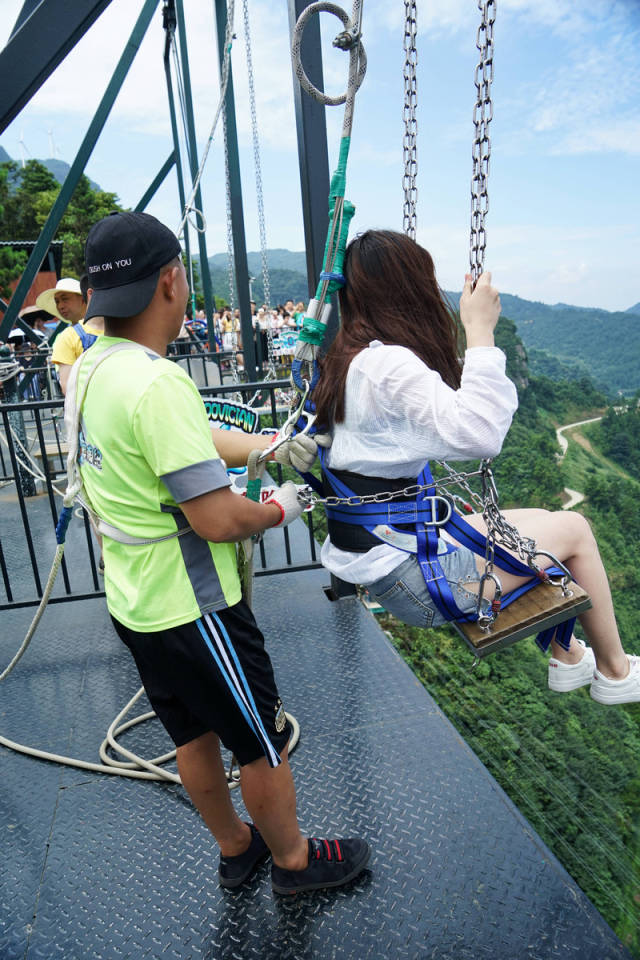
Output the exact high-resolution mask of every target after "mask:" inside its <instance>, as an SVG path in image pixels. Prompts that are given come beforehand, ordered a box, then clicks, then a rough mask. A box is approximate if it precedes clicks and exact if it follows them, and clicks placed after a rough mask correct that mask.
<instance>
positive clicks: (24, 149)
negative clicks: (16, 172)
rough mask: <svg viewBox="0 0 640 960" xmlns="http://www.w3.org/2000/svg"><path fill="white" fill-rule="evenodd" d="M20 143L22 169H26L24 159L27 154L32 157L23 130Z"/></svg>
mask: <svg viewBox="0 0 640 960" xmlns="http://www.w3.org/2000/svg"><path fill="white" fill-rule="evenodd" d="M18 143H19V144H20V157H21V160H22V167H23V168H24V165H25V158H24V156H25V153H28V154H29V156H31V151H30V150H29V148H28V147H27V145H26V143H25V142H24V130H21V131H20V139H19V141H18Z"/></svg>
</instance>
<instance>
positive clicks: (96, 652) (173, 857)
mask: <svg viewBox="0 0 640 960" xmlns="http://www.w3.org/2000/svg"><path fill="white" fill-rule="evenodd" d="M327 579H328V577H327V575H326V574H325V573H323V572H321V571H308V572H304V573H296V574H289V575H286V576H272V577H265V578H260V579H258V580H256V583H255V598H254V606H255V609H256V615H257V618H258V620H259V622H260V624H261V626H262V629H263V630H264V632H265V635H266V636H267V638H268V642H269V649H270V652H271V654H272V657H273V660H274V663H275V667H276V676H277V678H278V681H279V686H280V691H281V694H282V697H283V699H284V702H285V706H286V708H287V710H288V711H289V712H291V713H293V714H294V715H295V716H296V717H297V719H298V720H299V722H300V725H301V730H302V734H301V741H300V744H299V746H298V748H297V750H296V751H295V753H294V754H293V757H292V767H293V770H294V775H295V777H296V782H297V786H298V794H299V815H300V820H301V823H302V825H303V828H304V829H305V830H307V831H311V832H314V833H320V834H324V835H338V836H339V835H350V834H352V833H354V832H355V833H360V834H362V835H364V836H366V837H367V838H368V839H369V841H370V843H371V845H372V848H373V856H372V860H371V863H370V869H369V870H368V871H367V872H366V873H365V874H364V875H363V876H362V877H361V878H359V879H358V880H356V881H355V882H354V883H353V884H352V885H351V886H350V887H348V888H345V889H341V890H337V891H335V892H331V893H324V892H317V893H314V894H311V895H306V896H300V897H297V898H291V900H290V901H289V900H284V901H283V900H281V899H274V897H273V896H272V893H271V889H270V884H269V873H268V866H267V865H264V866H263V867H261V869H260V870H259V872H258V874H257V875H256V876H255V877H254V878H253V880H252V881H251V882H250V883H249V884H248V885H246V888H244V889H241V890H240V891H238V892H235V893H232V892H223V891H221V890H220V889H219V888H218V886H217V879H216V871H217V856H218V854H217V848H216V845H215V843H214V842H213V840H212V839H211V838H210V836H209V834H208V833H207V830H206V829H205V827H204V826H203V825H202V823H201V822H200V820H199V818H198V816H197V814H196V813H195V811H194V810H193V808H192V807H191V806H190V804H189V802H188V800H187V799H186V797H185V795H184V793H183V791H182V790H181V789H180V788H178V787H173V786H165V785H158V784H153V783H144V782H136V781H130V780H123V779H120V778H116V777H107V776H101V775H98V774H91V773H83V772H81V771H78V770H73V769H71V768H65V767H58V766H55V765H53V764H50V763H46V762H43V761H38V760H35V759H30V758H27V757H24V756H19V755H17V754H15V753H13V752H11V751H9V750H6V749H3V748H0V797H1V804H2V829H1V834H0V835H1V837H2V840H1V848H0V864H1V866H0V958H1V960H58V958H60V960H94V958H100V960H125V958H130V960H141V958H152V960H160V958H162V960H165V958H167V960H168V958H172V960H174V958H175V960H196V958H197V960H312V958H317V960H329V958H344V960H347V958H353V960H363V958H373V960H379V958H387V960H396V958H397V960H400V958H415V960H417V958H420V960H422V958H425V960H426V958H438V960H482V958H485V957H486V958H489V957H491V958H494V960H547V958H562V960H568V958H569V960H570V958H572V957H575V958H579V960H610V958H611V960H612V958H624V957H628V956H629V955H628V953H627V952H626V951H625V950H624V948H623V947H622V945H621V944H620V943H619V941H618V940H617V938H616V937H615V936H614V934H613V933H612V931H611V930H610V929H609V927H608V926H607V925H606V923H605V922H604V920H603V919H602V917H601V916H600V915H599V914H598V912H597V911H596V910H595V908H594V907H593V906H592V905H591V903H590V902H589V901H588V900H587V898H586V897H585V896H584V894H583V893H582V892H581V891H580V890H579V888H578V887H577V886H576V885H575V884H574V883H573V881H572V880H571V878H570V877H569V876H568V875H567V874H566V872H565V871H564V870H563V868H562V867H561V866H560V864H559V863H558V862H557V860H556V859H555V858H554V856H553V855H552V854H551V853H550V852H549V850H548V849H547V848H546V847H545V846H544V844H543V843H542V841H541V840H540V838H539V837H538V836H537V835H536V834H535V833H534V832H533V830H532V829H531V827H530V826H529V825H528V824H527V822H526V821H525V820H524V819H523V817H522V816H521V815H520V814H519V813H518V811H517V810H516V808H515V807H514V806H513V804H512V803H511V802H510V801H509V799H508V798H507V797H506V795H505V794H504V793H503V791H502V790H501V789H500V787H498V785H497V784H496V783H495V782H494V781H493V779H492V778H491V777H490V776H489V774H488V773H487V771H486V770H485V768H484V767H483V766H482V764H481V763H480V762H479V760H478V759H477V757H476V756H475V755H474V754H473V753H472V752H471V751H470V749H469V748H468V747H467V746H466V744H465V743H464V741H463V740H462V739H461V738H460V737H459V736H458V734H457V733H456V731H455V730H454V728H453V727H452V726H451V725H450V724H449V722H448V721H447V720H446V718H445V717H444V715H443V714H442V712H441V711H440V710H439V709H438V707H437V705H436V704H435V703H434V701H433V700H432V699H431V697H430V696H429V695H428V694H427V693H426V692H425V690H424V689H423V688H422V687H421V686H420V684H419V683H418V682H417V680H416V679H415V678H414V676H413V674H412V673H411V672H410V670H409V669H408V668H407V667H406V665H405V664H404V663H403V661H402V660H401V659H400V658H399V656H398V655H397V654H396V652H395V651H394V650H393V649H392V647H391V646H390V644H389V643H388V641H387V639H386V637H385V636H384V634H383V633H382V631H381V630H380V629H379V627H378V626H377V624H376V622H375V620H374V618H373V617H372V616H371V614H369V613H368V612H367V611H366V610H365V609H364V607H363V606H362V605H361V604H359V602H358V601H356V600H346V601H340V602H338V603H333V604H332V603H329V602H328V601H327V600H326V598H325V596H324V594H323V591H322V586H323V584H324V583H326V581H327ZM32 615H33V611H32V610H19V611H13V612H10V613H7V612H4V613H3V614H2V633H1V636H0V664H2V665H4V664H5V663H6V662H7V661H8V659H9V658H10V656H11V655H12V654H13V653H14V652H15V650H16V648H17V646H18V644H19V641H20V639H21V638H22V636H23V635H24V632H25V631H26V627H27V625H28V623H29V622H30V619H31V616H32ZM137 687H138V679H137V676H136V674H135V670H134V667H133V664H132V662H131V661H130V659H129V655H128V653H127V652H126V651H125V650H124V648H123V647H122V646H121V644H120V642H119V640H118V638H117V637H116V635H115V633H114V631H113V630H112V628H111V625H110V622H109V620H108V617H107V613H106V608H105V606H104V601H102V600H89V601H79V602H74V603H65V604H58V605H55V606H50V607H49V608H48V610H47V611H46V613H45V616H44V618H43V621H42V623H41V626H40V627H39V629H38V632H37V634H36V637H35V639H34V641H33V643H32V645H31V648H30V649H29V650H28V652H27V654H26V655H25V657H24V659H23V661H22V662H21V663H20V664H19V666H18V667H17V668H16V670H15V671H14V673H13V674H12V675H11V676H10V677H9V678H8V680H7V681H6V682H5V683H4V684H3V685H2V688H1V690H0V730H1V732H2V733H3V734H4V735H5V736H6V737H9V738H11V739H15V740H18V741H20V742H23V743H28V744H30V745H33V746H38V747H41V748H44V749H49V750H53V751H56V752H60V753H63V754H69V753H71V754H72V755H74V756H78V757H81V758H83V759H87V760H96V759H97V750H98V745H99V743H100V741H101V740H102V738H103V736H104V734H105V731H106V728H107V726H108V724H109V723H110V722H111V721H112V720H113V718H114V717H115V715H116V713H117V712H118V711H119V710H120V709H121V708H122V707H123V706H124V704H125V703H126V702H127V700H128V699H129V697H130V696H131V695H132V694H133V693H134V692H135V690H136V689H137ZM140 712H142V711H140ZM124 742H125V744H127V745H131V747H132V749H134V750H138V751H139V752H140V753H142V754H143V755H146V756H152V755H154V754H155V753H157V752H159V751H161V750H163V749H164V748H165V746H166V743H167V741H166V739H165V735H164V733H163V731H162V728H160V727H159V724H158V722H157V721H155V720H154V721H151V722H149V723H146V724H144V725H143V726H141V727H138V728H136V729H135V730H134V731H132V732H131V733H130V734H129V733H128V734H126V735H125V738H124ZM233 796H234V802H235V803H236V804H237V805H238V807H239V809H241V810H242V800H241V797H240V794H239V791H234V793H233Z"/></svg>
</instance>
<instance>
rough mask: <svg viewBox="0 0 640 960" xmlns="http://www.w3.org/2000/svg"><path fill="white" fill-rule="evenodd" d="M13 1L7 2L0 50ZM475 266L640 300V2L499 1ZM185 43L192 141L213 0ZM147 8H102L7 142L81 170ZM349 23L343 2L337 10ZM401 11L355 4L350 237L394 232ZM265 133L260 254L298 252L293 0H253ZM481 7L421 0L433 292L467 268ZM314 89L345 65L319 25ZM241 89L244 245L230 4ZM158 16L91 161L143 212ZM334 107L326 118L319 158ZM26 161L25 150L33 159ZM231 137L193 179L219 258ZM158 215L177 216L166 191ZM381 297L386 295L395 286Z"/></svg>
mask: <svg viewBox="0 0 640 960" xmlns="http://www.w3.org/2000/svg"><path fill="white" fill-rule="evenodd" d="M21 5H22V4H21V0H3V27H2V28H1V29H4V30H5V31H6V33H5V35H3V34H2V33H1V32H0V43H4V41H5V40H6V38H7V36H8V33H9V31H10V28H11V25H12V24H13V22H14V20H15V16H16V15H17V13H18V11H19V9H20V7H21ZM497 7H498V15H497V20H496V25H495V80H494V85H493V95H494V120H493V123H492V125H491V136H492V157H491V175H490V183H489V193H490V202H491V207H490V212H489V214H488V217H487V233H488V249H487V260H486V265H487V268H488V269H491V270H492V271H493V276H494V282H495V283H496V284H497V285H498V287H499V288H500V289H502V290H504V291H505V292H508V293H512V294H517V295H519V296H522V297H526V298H527V299H537V300H542V301H544V302H546V303H555V302H558V301H563V302H566V303H573V304H577V305H583V306H592V307H595V306H598V307H604V308H606V309H610V310H624V309H626V308H627V307H629V306H631V305H633V304H635V303H637V302H638V301H640V270H639V268H638V262H639V261H640V190H639V189H638V183H639V181H640V3H639V2H638V0H590V3H589V4H584V3H581V2H578V0H498V3H497ZM185 8H186V11H187V32H188V43H189V54H190V61H191V70H192V82H193V89H194V102H195V112H196V125H197V130H198V136H199V139H200V143H201V144H202V143H203V142H204V140H205V139H206V136H207V134H208V131H209V127H210V124H211V120H212V118H213V115H214V112H215V107H216V104H217V96H218V79H217V75H218V71H217V64H216V54H215V32H214V31H215V27H214V22H213V15H212V9H213V4H212V2H211V0H187V2H186V4H185ZM139 9H140V4H139V3H132V2H131V0H113V2H112V3H111V5H110V6H109V7H108V8H107V10H106V11H105V12H104V13H103V14H102V16H101V17H100V18H99V20H98V21H97V22H96V24H95V25H94V26H93V28H92V29H91V31H90V32H89V33H88V34H87V35H86V36H85V37H84V38H83V40H82V41H81V43H80V44H79V45H78V47H77V48H76V49H75V50H74V51H73V52H72V54H71V55H70V56H69V57H68V58H67V60H66V61H65V62H64V63H63V64H62V65H61V66H60V67H59V68H58V70H57V71H56V72H55V73H54V74H53V75H52V76H51V77H50V78H49V80H48V81H47V83H46V84H45V86H44V87H43V88H42V90H41V91H40V92H39V93H38V94H37V95H36V97H35V98H34V99H33V100H32V101H31V103H30V104H29V105H28V106H27V107H26V108H25V109H24V111H23V112H22V114H21V116H20V117H19V118H18V119H17V120H16V121H15V122H14V123H13V124H12V125H11V126H10V127H9V128H8V129H7V130H6V131H5V132H4V133H3V134H2V136H1V137H0V144H1V145H2V146H3V147H4V148H5V150H7V151H8V153H10V154H11V155H12V156H13V157H15V158H16V159H18V158H19V157H20V155H21V149H22V148H21V145H20V140H21V139H22V140H23V142H24V149H25V152H26V155H27V156H28V155H31V156H35V157H44V156H49V155H50V147H49V144H50V141H51V135H50V133H49V131H52V137H53V141H54V143H55V149H56V153H57V155H58V156H60V157H61V158H62V159H65V160H67V161H69V162H71V161H72V159H73V157H74V156H75V153H76V151H77V149H78V147H79V145H80V143H81V140H82V137H83V136H84V133H85V132H86V129H87V126H88V123H89V121H90V119H91V117H92V115H93V112H94V111H95V109H96V106H97V104H98V102H99V100H100V98H101V96H102V93H103V91H104V89H105V87H106V84H107V82H108V80H109V78H110V76H111V73H112V71H113V68H114V66H115V64H116V62H117V59H118V58H119V56H120V54H121V52H122V48H123V46H124V42H125V39H126V38H127V37H128V35H129V33H130V31H131V28H132V26H133V23H134V20H135V17H136V15H137V11H138V10H139ZM348 9H349V11H350V4H348ZM403 10H404V4H402V3H401V2H400V0H395V2H393V3H392V2H390V0H364V18H363V34H364V42H365V46H366V50H367V55H368V60H369V68H368V72H367V76H366V78H365V81H364V84H363V86H362V89H361V91H360V92H359V94H358V96H357V98H356V106H355V120H354V128H353V143H352V151H351V157H350V165H349V172H348V186H347V196H348V197H349V198H350V199H351V200H352V201H353V202H354V203H355V205H356V216H355V218H354V221H353V228H352V229H353V230H363V229H366V228H367V227H371V226H381V227H382V226H384V227H392V228H397V229H400V228H401V226H402V200H403V197H402V134H403V128H402V110H403V79H402V66H403V60H404V54H403V49H402V37H403ZM249 12H250V17H251V34H252V41H253V44H252V49H253V64H254V73H255V77H256V87H257V98H258V104H257V109H258V121H259V124H260V131H261V156H262V175H263V182H264V195H265V209H266V229H267V243H268V246H270V247H287V248H289V249H291V250H300V249H302V245H303V231H302V222H301V212H300V199H299V180H298V164H297V155H296V147H295V120H294V113H293V94H292V74H291V66H290V59H289V40H288V16H287V6H286V3H285V0H249ZM478 18H479V13H478V10H477V5H476V3H474V2H473V0H437V2H436V0H433V2H425V0H419V2H418V29H419V37H418V104H419V106H418V126H419V133H418V171H419V172H418V190H419V200H418V239H419V240H420V242H422V243H423V244H424V245H425V246H427V247H428V248H429V249H430V251H431V252H432V254H433V256H434V259H435V261H436V267H437V271H438V276H439V280H440V282H441V284H442V285H443V286H444V287H446V288H448V289H459V288H460V286H461V281H462V277H463V275H464V272H465V270H466V268H467V264H468V247H469V240H468V236H469V202H470V201H469V184H470V176H471V142H472V132H473V126H472V119H471V118H472V111H473V103H474V100H475V87H474V83H473V75H474V69H475V64H476V62H477V50H476V47H475V36H476V29H477V24H478ZM322 24H323V35H324V37H325V42H324V45H323V51H324V55H325V85H326V88H327V89H328V91H329V92H332V93H337V92H339V91H341V90H342V89H343V88H344V83H345V77H346V55H344V54H342V53H340V52H339V51H335V50H333V49H332V48H331V43H330V41H331V38H332V37H333V36H334V35H335V33H336V32H338V29H339V26H338V21H337V20H336V19H335V17H333V16H330V15H327V14H323V16H322ZM236 32H237V37H238V38H237V41H236V42H235V44H234V51H233V69H234V84H235V92H236V105H237V112H238V126H239V137H240V149H241V154H242V175H243V192H244V201H245V218H246V232H247V243H248V247H249V249H258V243H259V241H258V236H259V234H258V226H257V216H256V203H255V186H254V171H253V151H252V148H251V132H250V124H249V110H248V97H247V79H246V59H245V54H244V33H243V21H242V5H241V3H240V0H238V2H237V10H236ZM162 47H163V33H162V27H161V4H159V7H158V11H157V13H156V16H155V19H154V22H153V24H152V25H151V27H150V28H149V31H148V33H147V36H146V37H145V41H144V44H143V47H142V49H141V51H140V53H139V55H138V57H137V59H136V63H135V64H134V66H133V68H132V70H131V72H130V74H129V76H128V78H127V80H126V82H125V86H124V87H123V90H122V91H121V94H120V97H119V100H118V102H117V104H116V106H115V107H114V110H113V112H112V114H111V116H110V118H109V120H108V122H107V125H106V127H105V130H104V132H103V135H102V137H101V140H100V141H99V143H98V145H97V147H96V149H95V151H94V153H93V155H92V157H91V159H90V161H89V164H88V167H87V173H88V174H89V176H91V177H92V178H93V179H94V180H96V181H97V182H98V183H99V184H100V185H101V186H102V187H103V188H104V189H107V190H113V191H115V192H116V193H117V194H118V196H119V198H120V200H121V202H122V203H123V204H125V205H134V204H135V203H136V202H137V200H138V199H139V197H140V196H141V195H142V193H143V192H144V190H145V189H146V187H147V185H148V183H149V182H150V181H151V179H152V178H153V176H154V175H155V173H156V172H157V170H158V169H159V167H160V166H161V164H162V162H163V161H164V160H165V159H166V157H167V155H168V154H169V152H170V150H171V141H170V128H169V118H168V109H167V104H166V93H165V86H164V78H163V71H162ZM341 123H342V108H341V107H332V108H328V126H329V139H330V165H331V166H333V164H334V163H335V158H336V155H337V154H336V151H337V143H338V138H339V132H340V127H341ZM27 151H28V152H27ZM223 182H224V181H223V161H222V140H221V136H217V137H216V140H215V141H214V144H213V147H212V151H211V155H210V160H209V162H208V164H207V168H206V171H205V175H204V178H203V195H204V207H205V215H206V218H207V224H208V230H207V244H208V249H209V252H210V253H217V252H220V251H223V250H225V249H226V227H225V199H224V187H223ZM148 209H149V211H150V212H151V213H154V214H155V215H156V216H158V217H160V218H161V219H163V220H164V221H165V222H166V223H168V224H169V225H170V226H173V227H177V225H178V223H179V221H180V211H179V209H178V200H177V191H176V188H175V179H174V178H173V176H172V175H170V177H169V178H168V180H167V182H166V184H165V185H164V186H163V188H162V189H161V191H160V192H159V193H158V195H157V197H156V198H155V199H154V201H153V202H152V204H151V205H150V206H149V208H148ZM390 293H392V292H390Z"/></svg>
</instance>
